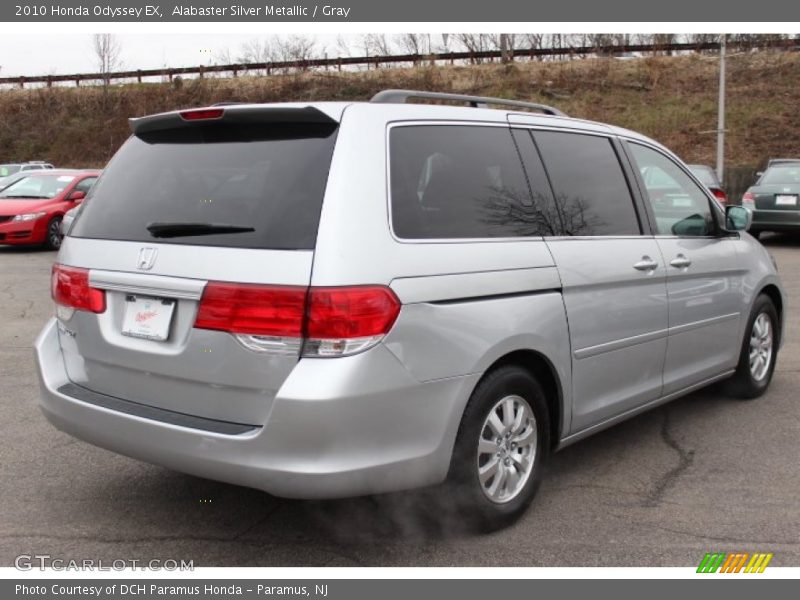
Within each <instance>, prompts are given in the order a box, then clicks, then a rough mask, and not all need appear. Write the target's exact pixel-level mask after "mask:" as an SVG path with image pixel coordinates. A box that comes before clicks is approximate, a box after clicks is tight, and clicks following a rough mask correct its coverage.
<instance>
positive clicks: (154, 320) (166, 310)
mask: <svg viewBox="0 0 800 600" xmlns="http://www.w3.org/2000/svg"><path fill="white" fill-rule="evenodd" d="M174 310H175V300H165V299H163V298H152V297H149V296H131V295H128V296H126V297H125V315H124V316H123V318H122V335H128V336H131V337H137V338H144V339H146V340H155V341H157V342H163V341H164V340H166V339H167V338H168V337H169V326H170V323H171V322H172V313H173V311H174Z"/></svg>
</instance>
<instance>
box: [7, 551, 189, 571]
mask: <svg viewBox="0 0 800 600" xmlns="http://www.w3.org/2000/svg"><path fill="white" fill-rule="evenodd" d="M14 566H15V567H16V568H17V569H18V570H20V571H33V570H35V569H38V570H40V571H45V570H48V569H50V570H53V571H125V570H126V569H133V570H138V571H194V561H193V560H183V559H180V560H175V559H172V558H167V559H165V560H161V559H153V560H137V559H122V558H117V559H114V560H101V559H97V560H96V559H92V558H83V559H74V558H70V559H65V558H58V557H54V556H51V555H50V554H20V555H19V556H17V557H16V558H15V559H14Z"/></svg>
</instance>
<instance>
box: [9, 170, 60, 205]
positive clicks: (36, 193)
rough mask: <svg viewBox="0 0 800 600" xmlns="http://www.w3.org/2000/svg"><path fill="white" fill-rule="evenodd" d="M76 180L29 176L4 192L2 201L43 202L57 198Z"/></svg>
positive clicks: (50, 176)
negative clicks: (29, 200) (25, 200)
mask: <svg viewBox="0 0 800 600" xmlns="http://www.w3.org/2000/svg"><path fill="white" fill-rule="evenodd" d="M73 179H75V177H73V176H72V175H58V176H55V175H29V176H28V177H23V178H22V179H20V180H19V181H17V182H15V183H12V184H11V185H10V186H8V187H7V188H6V189H4V190H3V191H2V192H0V200H2V199H15V200H18V199H20V198H22V199H31V200H42V199H47V198H55V197H56V196H58V194H60V193H61V192H63V191H64V188H65V187H67V186H68V185H69V184H70V182H71V181H72V180H73Z"/></svg>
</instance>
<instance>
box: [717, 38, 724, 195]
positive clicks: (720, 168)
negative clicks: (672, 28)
mask: <svg viewBox="0 0 800 600" xmlns="http://www.w3.org/2000/svg"><path fill="white" fill-rule="evenodd" d="M724 169H725V34H724V33H723V34H722V35H721V36H720V39H719V103H718V106H717V177H718V178H719V180H720V181H722V180H723V179H722V176H723V172H724Z"/></svg>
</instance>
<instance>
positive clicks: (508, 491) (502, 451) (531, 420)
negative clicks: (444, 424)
mask: <svg viewBox="0 0 800 600" xmlns="http://www.w3.org/2000/svg"><path fill="white" fill-rule="evenodd" d="M492 414H494V417H492ZM490 419H491V422H490ZM508 423H511V426H510V427H509V426H508ZM500 436H502V439H501V441H497V440H498V438H500ZM509 436H510V437H509ZM534 437H535V439H534ZM479 448H480V449H479ZM549 449H550V423H549V415H548V410H547V402H546V399H545V394H544V392H543V391H542V387H541V386H540V385H539V383H538V381H536V379H535V378H534V377H533V376H532V375H531V374H530V373H529V372H528V371H526V370H525V369H523V368H521V367H518V366H515V365H506V366H501V367H499V368H497V369H495V370H493V371H491V372H490V373H488V374H487V375H486V376H485V377H484V378H483V379H482V380H481V381H480V383H478V385H477V387H476V388H475V391H474V392H473V393H472V396H471V397H470V400H469V402H468V403H467V407H466V409H465V410H464V415H463V417H462V419H461V425H460V427H459V431H458V436H457V438H456V443H455V448H454V450H453V458H452V462H451V465H450V473H449V475H448V480H447V483H446V484H445V487H446V488H447V492H448V493H449V494H450V495H449V498H450V499H452V500H453V501H454V504H455V505H456V508H457V510H458V512H459V513H461V516H462V517H463V518H464V519H465V520H466V522H467V523H468V524H470V525H473V526H475V527H476V528H477V529H479V530H482V531H492V530H496V529H498V528H501V527H504V526H506V525H509V524H510V523H512V522H513V521H515V520H516V519H517V518H518V517H519V516H520V515H521V514H522V513H523V512H524V511H525V509H526V508H527V507H528V506H529V505H530V503H531V501H532V500H533V497H534V496H535V495H536V490H537V489H538V487H539V483H540V480H541V472H542V464H543V462H544V460H545V459H546V456H547V453H548V451H549ZM490 471H493V472H494V474H493V475H489V474H487V473H489V472H490ZM481 472H483V475H481ZM501 472H502V473H501ZM498 478H499V479H498Z"/></svg>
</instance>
